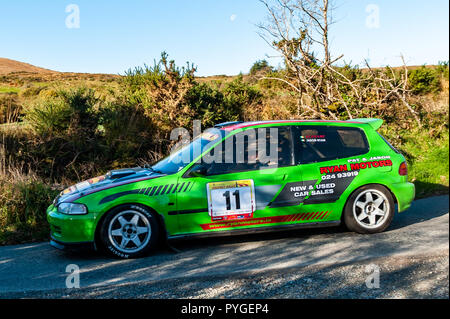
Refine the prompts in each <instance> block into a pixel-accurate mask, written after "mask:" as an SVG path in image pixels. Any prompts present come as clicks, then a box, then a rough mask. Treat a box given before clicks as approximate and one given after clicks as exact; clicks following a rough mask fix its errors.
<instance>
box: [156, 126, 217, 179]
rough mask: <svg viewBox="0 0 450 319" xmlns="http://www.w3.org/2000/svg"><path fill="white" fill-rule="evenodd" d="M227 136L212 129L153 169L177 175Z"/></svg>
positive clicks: (172, 153)
mask: <svg viewBox="0 0 450 319" xmlns="http://www.w3.org/2000/svg"><path fill="white" fill-rule="evenodd" d="M224 136H225V131H223V130H220V129H216V128H211V129H208V130H206V131H205V132H204V133H202V134H200V135H199V136H198V137H196V138H195V139H194V140H193V141H192V143H189V144H187V145H185V146H183V147H181V148H179V149H177V150H175V151H172V152H171V154H170V155H169V156H167V157H166V158H164V159H162V160H161V161H159V162H158V163H156V164H155V165H153V166H152V167H151V169H152V170H153V171H155V172H159V173H162V174H175V173H177V172H179V171H180V170H182V169H183V168H185V167H186V166H187V165H188V164H189V163H191V162H192V161H193V160H195V159H196V158H197V157H198V156H200V155H201V154H202V153H203V152H204V151H206V150H207V149H209V148H210V147H212V146H213V145H214V144H215V143H216V142H218V141H219V140H221V139H222V138H223V137H224Z"/></svg>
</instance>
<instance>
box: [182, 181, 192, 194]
mask: <svg viewBox="0 0 450 319" xmlns="http://www.w3.org/2000/svg"><path fill="white" fill-rule="evenodd" d="M189 184H191V182H188V183H187V185H186V187H185V188H184V191H183V193H185V192H186V190H187V189H188V187H189Z"/></svg>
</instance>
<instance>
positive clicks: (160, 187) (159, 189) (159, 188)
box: [155, 185, 164, 196]
mask: <svg viewBox="0 0 450 319" xmlns="http://www.w3.org/2000/svg"><path fill="white" fill-rule="evenodd" d="M163 186H164V185H161V186H159V187H158V190H157V191H156V193H155V196H157V195H158V194H159V192H160V191H161V189H162V188H163Z"/></svg>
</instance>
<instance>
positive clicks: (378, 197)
mask: <svg viewBox="0 0 450 319" xmlns="http://www.w3.org/2000/svg"><path fill="white" fill-rule="evenodd" d="M394 212H395V206H394V199H393V198H392V195H391V193H390V192H389V191H388V190H387V189H386V188H385V187H383V186H381V185H366V186H363V187H361V188H359V189H358V190H356V191H355V192H354V193H353V194H352V195H351V196H350V198H349V200H348V201H347V204H346V205H345V208H344V223H345V225H346V226H347V228H348V229H349V230H352V231H355V232H357V233H360V234H373V233H379V232H382V231H384V230H385V229H386V228H387V227H388V226H389V225H390V223H391V221H392V219H393V217H394Z"/></svg>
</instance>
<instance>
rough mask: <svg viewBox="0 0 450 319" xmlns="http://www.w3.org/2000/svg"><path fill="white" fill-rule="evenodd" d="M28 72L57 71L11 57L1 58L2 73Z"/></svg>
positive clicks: (0, 69) (0, 67)
mask: <svg viewBox="0 0 450 319" xmlns="http://www.w3.org/2000/svg"><path fill="white" fill-rule="evenodd" d="M18 72H27V73H54V72H56V71H52V70H47V69H44V68H40V67H37V66H34V65H31V64H28V63H24V62H19V61H15V60H11V59H6V58H0V75H5V74H10V73H18Z"/></svg>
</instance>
